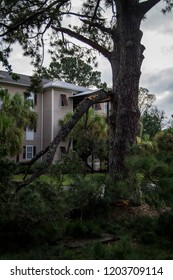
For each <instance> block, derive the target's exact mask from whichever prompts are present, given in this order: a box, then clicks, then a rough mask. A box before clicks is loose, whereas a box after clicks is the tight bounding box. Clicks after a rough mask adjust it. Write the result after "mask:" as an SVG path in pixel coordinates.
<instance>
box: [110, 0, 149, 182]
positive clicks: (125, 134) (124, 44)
mask: <svg viewBox="0 0 173 280" xmlns="http://www.w3.org/2000/svg"><path fill="white" fill-rule="evenodd" d="M119 2H120V4H119V5H117V14H118V15H119V16H117V29H116V32H117V34H118V36H116V37H117V40H118V42H117V41H116V47H115V49H114V57H112V59H111V60H110V62H111V66H112V72H113V97H112V98H111V115H110V154H109V173H110V174H111V175H112V176H118V177H119V178H125V177H126V176H127V175H128V170H127V168H126V165H125V158H126V156H127V155H128V154H129V152H130V149H131V147H132V145H133V144H134V143H135V141H136V134H137V128H138V121H139V117H140V113H139V109H138V91H139V79H140V74H141V71H140V68H141V63H142V60H143V55H142V53H143V50H144V47H143V46H142V45H141V43H140V42H141V38H142V32H141V31H140V22H141V18H140V17H139V18H138V17H137V15H136V14H135V13H134V11H133V10H132V7H130V9H128V4H126V5H123V4H122V3H121V1H119ZM122 2H123V1H122Z"/></svg>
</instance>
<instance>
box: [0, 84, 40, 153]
mask: <svg viewBox="0 0 173 280" xmlns="http://www.w3.org/2000/svg"><path fill="white" fill-rule="evenodd" d="M0 104H1V106H0V154H1V157H6V156H14V155H16V154H18V153H20V152H21V147H22V141H23V133H24V129H25V128H26V127H31V128H34V127H36V123H37V115H36V113H35V112H34V111H32V110H30V107H31V104H30V102H29V101H27V100H24V99H22V97H21V96H20V95H19V94H17V93H16V94H15V95H13V96H12V95H10V94H9V93H8V92H7V91H6V90H3V89H1V90H0Z"/></svg>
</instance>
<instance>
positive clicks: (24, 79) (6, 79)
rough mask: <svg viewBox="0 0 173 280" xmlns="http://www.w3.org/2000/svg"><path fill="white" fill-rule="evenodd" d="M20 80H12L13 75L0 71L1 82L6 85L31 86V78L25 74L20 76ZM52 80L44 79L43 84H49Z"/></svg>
mask: <svg viewBox="0 0 173 280" xmlns="http://www.w3.org/2000/svg"><path fill="white" fill-rule="evenodd" d="M17 75H19V77H20V78H19V79H18V80H17V81H15V80H13V79H12V75H10V74H9V73H8V72H7V71H2V70H0V82H1V81H2V82H3V83H5V84H13V85H20V86H27V87H28V86H30V84H31V76H27V75H24V74H18V73H17ZM49 81H50V80H47V79H43V80H42V84H43V85H44V84H46V83H48V82H49Z"/></svg>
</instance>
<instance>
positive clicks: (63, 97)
mask: <svg viewBox="0 0 173 280" xmlns="http://www.w3.org/2000/svg"><path fill="white" fill-rule="evenodd" d="M60 106H68V101H67V97H66V95H65V94H61V95H60Z"/></svg>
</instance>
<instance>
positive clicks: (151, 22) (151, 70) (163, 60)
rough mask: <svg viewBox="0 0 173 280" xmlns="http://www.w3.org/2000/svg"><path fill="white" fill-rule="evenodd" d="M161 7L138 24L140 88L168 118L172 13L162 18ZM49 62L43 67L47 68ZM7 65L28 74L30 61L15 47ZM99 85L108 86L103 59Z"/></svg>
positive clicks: (172, 96) (172, 94)
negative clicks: (141, 51) (140, 36)
mask: <svg viewBox="0 0 173 280" xmlns="http://www.w3.org/2000/svg"><path fill="white" fill-rule="evenodd" d="M161 9H162V4H159V5H157V6H156V7H154V8H153V9H152V10H151V11H150V12H149V13H148V14H147V15H146V19H145V20H144V21H143V22H142V26H141V30H142V31H143V39H142V43H143V45H144V46H145V48H146V50H145V52H144V56H145V59H144V61H143V65H142V75H141V83H140V86H142V87H146V88H147V89H148V90H149V91H150V93H152V94H155V95H156V97H157V101H156V104H157V106H158V108H159V109H161V110H164V111H165V112H166V115H167V116H168V117H170V116H171V114H172V113H173V105H172V104H173V13H172V14H171V13H170V14H167V15H163V14H162V13H161ZM49 62H50V61H49V59H48V58H47V59H46V60H45V65H46V66H48V65H49ZM11 63H12V65H13V69H14V71H16V72H17V73H22V74H27V75H30V74H32V66H31V65H30V60H29V59H27V58H26V57H22V51H21V50H19V47H18V46H16V47H15V48H14V52H13V56H12V57H11ZM98 70H99V71H101V72H102V81H103V82H104V81H106V82H107V83H108V84H109V85H110V86H111V69H110V66H109V63H108V62H107V61H106V59H104V58H103V57H101V56H100V57H99V68H98Z"/></svg>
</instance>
